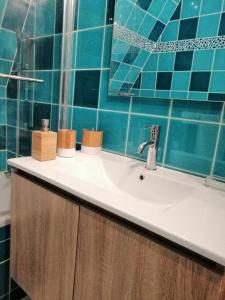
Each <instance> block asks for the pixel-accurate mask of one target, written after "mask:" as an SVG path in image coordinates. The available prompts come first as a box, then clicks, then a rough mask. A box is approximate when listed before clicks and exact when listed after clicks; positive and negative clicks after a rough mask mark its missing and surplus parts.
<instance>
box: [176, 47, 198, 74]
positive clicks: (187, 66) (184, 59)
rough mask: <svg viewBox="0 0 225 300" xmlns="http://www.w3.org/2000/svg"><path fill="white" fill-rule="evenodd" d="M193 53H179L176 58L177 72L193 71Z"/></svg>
mask: <svg viewBox="0 0 225 300" xmlns="http://www.w3.org/2000/svg"><path fill="white" fill-rule="evenodd" d="M193 53H194V52H193V51H183V52H177V53H176V58H175V65H174V70H175V71H189V70H191V66H192V60H193Z"/></svg>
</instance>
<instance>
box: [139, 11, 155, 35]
mask: <svg viewBox="0 0 225 300" xmlns="http://www.w3.org/2000/svg"><path fill="white" fill-rule="evenodd" d="M155 22H156V19H155V18H154V17H153V16H151V15H149V14H145V17H144V19H143V21H142V22H141V24H140V27H139V29H138V33H139V34H140V35H142V36H144V37H148V36H149V34H150V32H151V31H152V29H153V27H154V25H155Z"/></svg>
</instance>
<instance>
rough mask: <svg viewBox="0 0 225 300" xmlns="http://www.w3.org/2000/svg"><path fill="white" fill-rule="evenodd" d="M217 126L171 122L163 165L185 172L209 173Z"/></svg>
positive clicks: (190, 122) (189, 122)
mask: <svg viewBox="0 0 225 300" xmlns="http://www.w3.org/2000/svg"><path fill="white" fill-rule="evenodd" d="M217 132H218V125H214V124H205V123H200V122H196V121H195V122H194V121H193V122H192V121H180V120H179V121H178V120H171V123H170V130H169V137H168V143H167V151H166V160H165V164H166V165H169V166H172V167H175V168H179V169H182V170H184V171H187V172H196V173H199V174H202V175H208V174H209V173H210V171H211V165H212V159H213V155H214V150H215V143H216V137H217Z"/></svg>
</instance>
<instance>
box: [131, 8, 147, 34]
mask: <svg viewBox="0 0 225 300" xmlns="http://www.w3.org/2000/svg"><path fill="white" fill-rule="evenodd" d="M145 15H146V14H145V12H144V11H143V10H142V9H140V8H139V7H138V6H135V8H134V9H133V10H132V11H131V13H130V15H129V17H128V20H127V23H126V28H127V29H129V30H131V31H134V32H137V31H138V29H139V27H140V24H141V23H142V21H143V19H144V17H145Z"/></svg>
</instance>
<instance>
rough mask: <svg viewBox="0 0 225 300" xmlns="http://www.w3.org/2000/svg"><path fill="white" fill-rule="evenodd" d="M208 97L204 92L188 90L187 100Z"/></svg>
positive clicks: (199, 99) (202, 99) (201, 99)
mask: <svg viewBox="0 0 225 300" xmlns="http://www.w3.org/2000/svg"><path fill="white" fill-rule="evenodd" d="M207 98H208V93H206V92H189V93H188V100H196V101H205V100H206V99H207Z"/></svg>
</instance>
